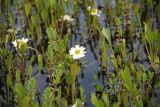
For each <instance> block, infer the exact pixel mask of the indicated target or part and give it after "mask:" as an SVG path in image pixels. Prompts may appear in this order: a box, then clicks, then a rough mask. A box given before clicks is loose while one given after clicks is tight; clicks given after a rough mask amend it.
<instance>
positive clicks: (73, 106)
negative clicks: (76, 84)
mask: <svg viewBox="0 0 160 107" xmlns="http://www.w3.org/2000/svg"><path fill="white" fill-rule="evenodd" d="M82 105H84V102H82ZM72 107H78V102H77V101H76V103H75V104H73V105H72Z"/></svg>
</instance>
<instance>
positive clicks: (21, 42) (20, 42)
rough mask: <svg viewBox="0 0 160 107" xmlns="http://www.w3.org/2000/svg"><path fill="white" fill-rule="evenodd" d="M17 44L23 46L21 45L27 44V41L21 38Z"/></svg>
mask: <svg viewBox="0 0 160 107" xmlns="http://www.w3.org/2000/svg"><path fill="white" fill-rule="evenodd" d="M17 44H18V45H19V46H21V45H23V44H25V42H24V41H22V40H20V41H17Z"/></svg>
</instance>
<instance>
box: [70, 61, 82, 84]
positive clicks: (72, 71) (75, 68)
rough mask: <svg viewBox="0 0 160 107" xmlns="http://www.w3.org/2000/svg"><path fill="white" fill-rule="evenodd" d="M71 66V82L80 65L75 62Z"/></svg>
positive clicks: (73, 80)
mask: <svg viewBox="0 0 160 107" xmlns="http://www.w3.org/2000/svg"><path fill="white" fill-rule="evenodd" d="M70 68H71V72H70V73H71V77H72V82H75V79H76V76H77V75H78V74H79V72H80V66H79V65H78V64H76V63H74V64H71V66H70Z"/></svg>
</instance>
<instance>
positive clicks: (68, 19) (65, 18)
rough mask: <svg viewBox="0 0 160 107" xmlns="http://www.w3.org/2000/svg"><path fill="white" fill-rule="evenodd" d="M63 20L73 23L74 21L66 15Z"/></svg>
mask: <svg viewBox="0 0 160 107" xmlns="http://www.w3.org/2000/svg"><path fill="white" fill-rule="evenodd" d="M63 20H64V21H73V20H74V19H73V18H71V17H70V16H69V15H64V16H63Z"/></svg>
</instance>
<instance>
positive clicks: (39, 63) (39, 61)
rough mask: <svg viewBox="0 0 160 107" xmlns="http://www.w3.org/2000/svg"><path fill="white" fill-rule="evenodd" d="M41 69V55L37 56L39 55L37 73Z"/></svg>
mask: <svg viewBox="0 0 160 107" xmlns="http://www.w3.org/2000/svg"><path fill="white" fill-rule="evenodd" d="M42 67H43V60H42V55H41V54H39V55H38V71H39V72H40V71H41V69H42Z"/></svg>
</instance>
